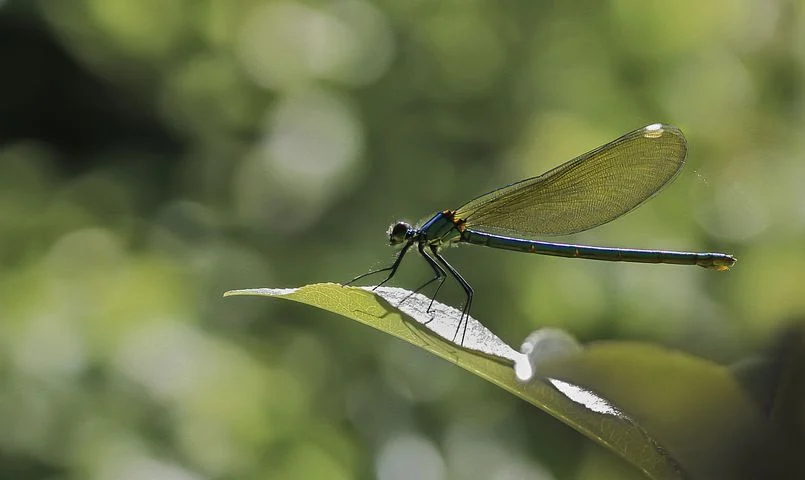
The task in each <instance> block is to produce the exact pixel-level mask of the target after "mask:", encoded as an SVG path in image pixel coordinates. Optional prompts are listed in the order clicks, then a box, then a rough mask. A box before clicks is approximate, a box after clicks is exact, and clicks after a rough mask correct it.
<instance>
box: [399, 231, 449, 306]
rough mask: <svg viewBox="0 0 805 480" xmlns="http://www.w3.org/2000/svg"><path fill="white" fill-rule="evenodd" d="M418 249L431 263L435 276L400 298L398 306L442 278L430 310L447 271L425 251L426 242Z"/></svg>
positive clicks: (431, 301)
mask: <svg viewBox="0 0 805 480" xmlns="http://www.w3.org/2000/svg"><path fill="white" fill-rule="evenodd" d="M417 249H418V250H419V253H420V254H421V255H422V258H424V259H425V261H427V262H428V265H430V268H431V269H432V270H433V273H434V276H433V278H431V279H430V280H428V281H427V282H425V283H423V284H422V285H420V286H419V287H418V288H417V289H416V290H414V291H413V292H411V293H409V294H408V295H406V296H405V298H403V299H402V300H400V303H399V304H398V306H399V305H402V303H403V302H404V301H406V300H408V299H409V298H410V297H411V296H412V295H413V294H415V293H418V292H419V291H421V290H422V289H423V288H425V287H427V286H428V285H430V284H431V283H433V282H435V281H436V280H440V282H439V286H438V287H436V292H435V293H434V294H433V298H431V300H430V305H428V309H427V310H426V312H430V309H431V307H432V306H433V300H434V299H435V298H436V294H437V293H439V289H440V288H442V285H444V281H445V279H447V273H446V272H445V271H444V269H443V268H442V267H441V265H439V264H438V263H436V261H435V260H434V259H433V258H431V256H430V255H428V252H426V251H425V245H424V244H422V243H420V244H419V246H418V247H417Z"/></svg>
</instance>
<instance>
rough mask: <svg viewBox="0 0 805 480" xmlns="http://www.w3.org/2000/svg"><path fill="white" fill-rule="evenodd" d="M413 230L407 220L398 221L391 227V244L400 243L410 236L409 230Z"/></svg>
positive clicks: (389, 231) (389, 232)
mask: <svg viewBox="0 0 805 480" xmlns="http://www.w3.org/2000/svg"><path fill="white" fill-rule="evenodd" d="M410 231H411V225H409V224H407V223H405V222H397V223H395V224H393V225H391V226H390V227H389V230H388V234H389V244H390V245H399V244H400V243H403V242H404V241H405V240H406V238H407V237H408V232H410Z"/></svg>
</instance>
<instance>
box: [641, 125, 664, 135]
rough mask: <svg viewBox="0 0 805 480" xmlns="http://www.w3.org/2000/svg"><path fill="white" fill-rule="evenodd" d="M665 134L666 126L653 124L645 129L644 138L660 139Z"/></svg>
mask: <svg viewBox="0 0 805 480" xmlns="http://www.w3.org/2000/svg"><path fill="white" fill-rule="evenodd" d="M664 133H665V125H663V124H662V123H652V124H651V125H648V126H646V127H645V128H643V136H644V137H646V138H660V137H662V136H663V134H664Z"/></svg>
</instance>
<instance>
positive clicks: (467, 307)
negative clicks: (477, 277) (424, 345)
mask: <svg viewBox="0 0 805 480" xmlns="http://www.w3.org/2000/svg"><path fill="white" fill-rule="evenodd" d="M430 250H431V253H433V256H434V257H436V260H437V261H438V262H439V263H441V264H442V266H443V267H444V268H446V269H447V271H448V272H450V274H451V275H452V276H453V278H455V279H456V281H457V282H458V283H459V285H461V288H463V289H464V293H466V294H467V300H466V301H465V302H464V306H463V307H462V308H461V317H460V318H459V320H458V326H457V327H456V333H455V334H454V335H453V341H454V342H455V341H456V338H457V337H458V331H459V330H460V329H461V323H462V322H464V318H465V317H466V318H467V320H466V323H464V333H462V334H461V343H460V344H459V345H463V344H464V336H465V335H466V334H467V324H468V323H469V316H470V307H472V295H473V291H472V287H471V286H470V284H469V283H467V281H466V280H464V277H462V276H461V274H460V273H458V270H456V269H455V268H453V266H452V265H450V264H449V263H447V260H445V259H444V257H443V256H441V255H440V254H439V251H438V250H437V249H436V247H435V246H431V247H430Z"/></svg>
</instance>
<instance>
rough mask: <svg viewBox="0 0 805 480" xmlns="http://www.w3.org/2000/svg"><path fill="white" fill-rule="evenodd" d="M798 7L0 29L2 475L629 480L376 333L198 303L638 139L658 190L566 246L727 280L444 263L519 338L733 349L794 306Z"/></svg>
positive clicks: (513, 8)
mask: <svg viewBox="0 0 805 480" xmlns="http://www.w3.org/2000/svg"><path fill="white" fill-rule="evenodd" d="M802 7H803V5H802V2H801V1H798V0H778V1H752V0H748V1H743V2H728V1H724V0H718V1H714V2H705V3H702V2H694V1H690V0H685V1H681V2H675V3H670V4H669V3H661V4H659V3H658V4H650V3H648V4H647V3H646V2H637V1H634V0H612V1H609V2H597V3H593V4H586V3H585V4H581V3H578V4H577V3H573V2H570V3H567V2H539V1H538V2H511V1H505V0H504V1H502V2H494V3H491V2H477V1H470V2H467V1H461V2H457V1H443V2H398V1H390V0H378V1H369V0H333V1H311V2H298V1H290V0H235V1H223V0H193V1H190V0H176V1H172V2H158V1H156V0H144V1H138V2H131V1H128V0H72V1H62V2H52V1H44V0H27V1H26V0H16V1H15V0H6V1H4V2H0V58H2V60H3V62H2V69H1V70H0V232H2V234H1V235H0V272H2V273H0V432H2V435H0V478H15V479H16V478H66V477H74V478H149V479H159V478H165V479H167V478H171V479H173V478H183V479H187V478H213V477H215V478H334V479H338V478H382V479H395V478H412V477H416V478H423V479H439V478H448V477H450V478H470V477H472V476H475V477H476V478H492V477H494V478H545V479H548V478H557V479H559V478H596V479H601V478H618V479H621V478H640V474H639V472H637V471H636V470H634V469H632V467H630V466H628V465H627V464H625V463H624V462H623V461H621V460H619V459H618V458H617V457H615V456H613V455H611V454H610V453H608V452H607V451H605V450H603V449H602V448H600V447H597V446H595V445H593V444H592V443H591V442H589V441H588V440H587V439H585V438H584V437H582V436H581V435H579V434H578V433H576V432H575V431H573V430H571V429H569V428H567V427H566V426H564V425H562V424H560V423H558V422H556V421H555V420H553V419H552V418H551V417H549V416H548V415H546V414H544V413H542V412H539V411H537V410H535V409H534V408H532V407H530V406H529V405H527V404H525V403H524V402H522V401H521V400H518V399H517V398H514V397H512V396H510V395H508V394H506V393H505V392H503V391H501V390H499V389H496V388H495V387H493V386H491V385H489V384H487V383H485V382H482V381H479V380H478V379H477V378H475V377H473V376H472V375H469V374H467V373H466V372H463V371H460V370H458V369H456V368H455V367H454V366H452V365H449V364H447V363H446V362H442V361H440V360H439V359H436V358H432V357H430V356H428V355H427V354H425V353H424V352H422V351H419V350H417V349H414V348H411V347H409V346H408V345H405V344H402V343H400V342H399V341H397V340H395V339H392V338H386V336H384V335H383V334H381V333H377V332H373V331H369V330H367V329H364V328H356V327H352V326H349V325H344V324H343V322H332V321H330V320H332V319H331V318H330V317H331V316H332V315H331V314H327V313H322V312H314V311H311V310H310V309H304V308H301V307H299V306H296V305H293V304H290V303H288V304H286V303H284V302H267V301H260V299H251V300H247V299H239V301H237V302H235V301H231V300H230V301H224V300H223V299H222V298H221V293H222V292H223V291H225V290H229V289H232V288H242V287H254V286H277V287H282V286H295V285H302V284H307V283H313V282H319V281H345V280H348V279H350V278H352V277H354V276H355V275H357V274H360V273H363V272H366V271H368V270H369V269H370V268H372V267H373V266H379V265H385V263H386V262H387V261H388V259H389V258H390V257H391V255H392V252H391V251H390V250H389V249H388V248H387V247H386V245H385V243H386V242H385V235H384V230H385V228H386V227H387V225H388V224H389V223H390V222H392V221H394V220H397V219H400V218H407V219H409V220H411V221H416V220H417V219H419V218H424V217H427V216H428V215H430V214H432V213H433V212H435V211H438V210H442V209H445V208H455V207H457V206H458V205H460V204H462V203H464V202H465V201H467V200H469V199H470V198H473V197H474V196H476V195H478V194H480V193H483V192H485V191H488V190H489V189H491V188H494V187H496V186H499V185H502V184H505V183H507V182H511V181H514V180H518V179H520V178H524V177H526V176H531V175H534V174H538V173H540V172H543V171H545V170H547V169H549V168H550V167H552V166H555V165H558V164H560V163H562V162H564V161H565V160H568V159H570V158H572V157H573V156H575V155H577V154H580V153H582V152H585V151H587V150H589V149H590V148H592V147H595V146H597V145H600V144H602V143H604V142H605V141H607V140H609V139H611V138H615V137H616V136H618V135H620V134H622V133H624V132H627V131H630V130H632V129H634V128H637V127H640V126H643V125H647V124H650V123H654V122H660V121H661V122H666V123H670V124H674V125H677V126H679V127H680V128H682V130H683V131H684V132H685V134H686V135H687V137H688V145H689V155H688V161H687V166H686V168H685V169H684V170H683V172H682V174H681V175H680V177H679V178H678V179H677V180H676V181H675V182H674V184H672V185H671V186H670V187H669V188H668V189H666V190H665V191H664V192H663V195H662V196H659V197H657V198H656V199H654V200H652V201H651V202H650V203H648V204H646V205H645V206H644V207H642V208H641V209H640V210H639V211H636V212H634V213H632V214H629V215H628V216H627V217H625V218H623V219H620V220H618V221H617V222H613V223H612V224H609V225H607V226H604V227H601V228H598V229H595V230H594V231H591V232H586V233H583V234H580V235H577V236H575V237H573V238H571V239H570V240H571V241H579V242H581V241H583V242H585V243H589V244H592V245H605V246H629V247H635V248H665V249H678V250H696V251H699V250H701V251H707V250H715V251H727V252H729V253H733V254H735V255H736V256H737V257H738V258H739V263H738V265H737V266H736V267H735V268H734V269H733V270H732V271H731V272H729V273H727V274H715V273H713V272H708V271H705V270H702V269H691V268H689V267H687V268H686V267H673V266H647V265H619V264H612V265H603V264H599V263H596V262H586V261H574V260H568V259H555V258H536V257H533V256H532V257H527V258H523V257H522V256H520V255H515V254H511V253H508V252H495V251H487V250H488V249H472V248H465V249H455V251H451V252H449V253H450V259H451V262H453V263H454V264H455V265H456V266H457V267H460V268H461V271H462V272H464V274H465V275H466V277H467V279H468V281H469V282H470V283H471V284H472V285H473V286H474V287H475V289H476V292H477V297H476V301H475V303H474V305H473V308H474V313H475V315H477V316H478V317H479V318H492V319H494V324H492V325H488V326H489V327H490V328H491V329H492V330H493V331H495V332H496V333H498V334H499V335H500V336H501V337H502V338H504V339H506V340H510V343H519V342H518V340H517V339H520V338H523V337H524V336H525V335H526V334H527V333H528V332H530V331H532V330H534V329H536V328H538V327H545V326H554V327H560V328H563V329H565V330H568V331H570V332H572V333H573V334H574V335H576V336H578V337H579V338H581V339H582V340H593V339H595V340H605V339H631V340H640V341H644V342H650V343H656V344H660V345H663V346H667V347H671V348H675V349H679V350H682V351H685V352H687V353H689V354H692V355H696V356H700V357H704V358H706V359H708V360H713V361H715V362H718V363H722V364H727V363H733V362H736V361H738V360H740V359H742V358H745V357H747V356H750V355H751V354H752V353H753V352H756V351H758V350H759V349H760V348H761V347H762V346H764V345H766V344H768V343H769V342H771V340H772V339H773V338H775V337H776V335H777V333H776V332H778V331H779V330H780V328H781V326H782V325H783V324H784V322H785V321H786V319H788V318H792V317H794V316H801V315H802V314H803V313H805V295H802V293H803V287H802V277H803V274H805V249H803V248H802V245H803V240H805V161H803V158H805V136H803V135H802V132H803V126H805V122H804V121H803V120H805V95H803V93H804V92H803V85H805V82H803V79H804V75H803V73H805V69H804V67H805V49H803V47H802V45H805V16H803V14H802V11H803V10H802ZM467 252H470V253H467ZM417 263H418V262H406V264H405V265H404V267H403V270H404V271H403V272H401V275H400V278H399V279H398V280H397V282H398V284H399V285H401V286H406V287H409V288H411V287H415V286H418V285H419V284H420V283H421V281H422V280H423V279H424V278H427V275H428V272H427V271H426V270H424V267H423V266H421V265H417ZM443 299H444V300H445V301H447V302H448V303H452V302H453V301H455V303H456V304H457V303H458V302H459V301H460V299H461V292H460V291H459V290H458V289H457V288H455V286H454V285H453V286H450V287H449V288H448V287H445V291H444V297H443ZM792 358H797V357H796V356H794V357H792ZM682 393H684V392H682ZM680 394H681V393H680Z"/></svg>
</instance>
